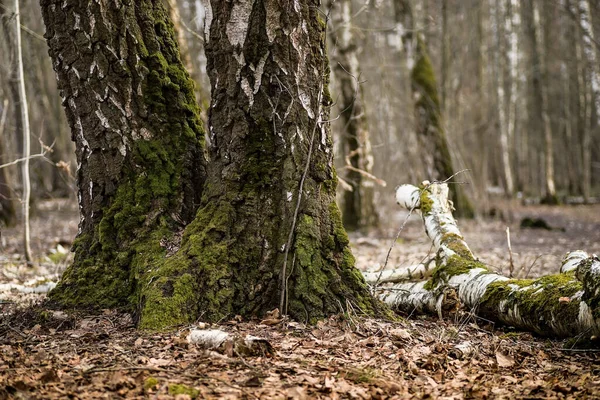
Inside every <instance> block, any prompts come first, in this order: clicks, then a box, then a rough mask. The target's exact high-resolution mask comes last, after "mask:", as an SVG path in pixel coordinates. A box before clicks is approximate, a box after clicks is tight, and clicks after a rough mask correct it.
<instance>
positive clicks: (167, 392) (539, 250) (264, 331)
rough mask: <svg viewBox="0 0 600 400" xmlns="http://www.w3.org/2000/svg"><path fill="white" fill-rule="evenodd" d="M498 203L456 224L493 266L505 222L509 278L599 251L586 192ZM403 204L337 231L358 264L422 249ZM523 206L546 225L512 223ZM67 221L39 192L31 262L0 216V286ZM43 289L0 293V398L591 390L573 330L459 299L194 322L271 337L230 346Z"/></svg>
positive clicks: (559, 393) (64, 235) (50, 249)
mask: <svg viewBox="0 0 600 400" xmlns="http://www.w3.org/2000/svg"><path fill="white" fill-rule="evenodd" d="M501 214H502V216H503V218H502V219H500V218H497V219H480V220H474V221H462V220H461V221H459V226H460V227H461V229H462V231H463V234H464V236H465V238H466V240H467V242H468V243H469V245H470V246H471V248H472V250H473V252H474V253H475V254H476V255H477V256H478V257H480V259H481V260H482V261H484V262H485V263H487V264H488V265H490V266H492V267H493V268H496V269H498V270H500V271H502V272H504V273H506V274H508V273H509V271H510V261H509V260H510V255H509V251H508V248H507V235H506V227H507V226H508V227H509V228H510V240H511V244H512V258H513V275H515V276H518V277H525V276H529V277H534V276H539V275H540V274H546V273H554V272H557V271H558V268H559V267H560V261H561V258H562V257H563V256H564V254H565V253H566V252H567V251H569V250H577V249H582V250H586V251H588V252H590V253H597V254H600V206H599V205H591V206H563V207H551V206H527V207H525V206H520V205H514V204H512V205H505V206H504V208H503V212H502V213H501ZM406 216H407V214H406V213H404V212H401V211H398V212H396V213H394V214H393V215H391V216H390V217H389V218H387V224H386V225H385V226H383V228H382V229H380V230H379V231H378V232H375V233H371V234H369V235H359V234H352V235H351V240H352V244H353V250H354V253H355V255H356V257H357V265H358V266H359V267H360V268H361V269H377V268H380V267H381V266H383V265H384V264H385V260H386V254H387V253H388V250H389V249H390V247H391V246H392V244H394V246H393V248H392V250H391V253H390V257H389V261H388V263H387V268H393V267H396V266H400V265H410V264H413V263H417V262H420V261H421V260H423V259H424V258H427V257H431V256H432V254H431V245H430V242H429V239H428V238H427V237H426V236H425V234H424V231H423V226H422V222H421V221H420V219H419V217H418V216H416V215H412V216H410V218H408V220H407V221H406V224H405V226H404V227H403V229H402V230H401V232H400V233H399V234H398V231H400V227H401V225H402V224H403V222H404V221H405V219H406ZM525 217H530V218H542V219H544V220H545V221H546V222H547V224H548V225H550V226H551V227H553V228H555V229H553V230H540V229H521V228H520V227H519V225H520V221H521V220H522V219H523V218H525ZM77 221H78V215H77V209H76V205H75V204H73V202H69V201H65V200H53V201H49V202H43V203H40V204H39V206H38V211H37V213H36V215H35V218H34V220H33V221H32V237H33V240H32V248H33V251H34V253H35V254H36V255H38V257H39V258H38V260H37V262H36V265H35V266H34V267H28V266H27V265H26V264H25V263H24V262H23V259H22V256H21V255H20V240H21V232H20V230H19V229H18V228H11V229H3V230H2V235H1V246H2V247H1V248H0V285H2V284H9V283H12V284H21V285H26V286H34V285H36V284H40V283H42V282H46V281H49V280H50V281H52V280H55V279H57V277H58V276H59V275H60V273H61V272H62V271H63V270H64V268H65V267H66V266H67V265H68V264H69V262H70V261H71V258H72V255H71V253H70V252H69V251H68V249H69V246H70V244H71V243H72V240H73V238H74V236H75V234H76V233H77ZM397 234H398V240H396V241H395V240H394V238H395V237H396V235H397ZM5 288H6V286H5ZM43 298H44V294H35V293H29V294H24V293H21V292H18V291H15V290H4V291H2V292H0V318H1V319H0V399H4V398H20V399H62V398H80V399H99V398H109V399H119V398H155V399H171V398H179V399H186V398H215V399H216V398H231V399H237V398H291V399H308V398H323V399H337V398H357V399H368V398H381V399H384V398H401V399H402V398H446V399H462V398H505V399H512V398H530V399H534V398H535V399H545V398H552V399H557V398H572V399H582V398H600V352H598V350H594V349H591V348H588V347H589V346H590V344H588V343H585V342H583V341H581V340H579V339H582V338H575V339H574V340H570V341H558V340H550V339H547V338H541V337H536V336H533V335H531V334H529V333H524V332H515V331H512V330H510V329H507V328H502V327H497V326H493V325H490V324H488V323H487V322H486V321H483V320H480V319H476V318H474V317H473V315H472V314H470V313H466V312H460V313H458V314H457V315H456V316H455V317H454V318H453V319H447V320H443V321H439V320H437V318H431V317H415V316H411V317H410V318H407V319H402V320H400V321H381V320H372V319H365V318H363V317H362V316H360V315H358V313H353V312H350V313H347V314H345V315H343V316H338V317H333V318H331V319H328V320H325V321H321V322H320V323H318V324H317V325H316V326H305V325H303V324H300V323H297V322H293V321H288V320H286V319H282V318H271V319H266V320H263V321H240V320H239V319H237V318H235V317H232V318H231V320H230V321H223V322H222V323H221V324H218V325H211V326H205V327H204V328H207V329H220V330H223V331H226V332H230V333H235V334H238V335H241V336H242V337H243V336H245V335H247V334H250V335H254V336H258V337H260V338H263V339H265V340H266V341H268V342H269V343H270V345H271V346H272V348H273V351H270V352H268V353H264V354H255V355H244V356H242V355H240V354H238V353H236V352H234V353H231V352H227V351H221V350H219V349H213V350H207V349H204V348H202V347H200V346H197V345H195V344H191V343H189V342H188V340H186V335H187V333H188V331H189V328H191V327H179V329H174V330H170V331H166V332H160V333H150V332H143V331H138V330H136V329H135V327H134V326H133V325H132V322H131V318H130V317H129V316H128V315H125V314H120V313H118V312H117V311H114V310H105V311H104V313H103V314H101V315H85V314H81V313H68V314H67V313H64V312H57V311H52V310H46V309H44V308H43V306H40V302H41V301H42V300H43ZM595 343H596V345H597V342H595Z"/></svg>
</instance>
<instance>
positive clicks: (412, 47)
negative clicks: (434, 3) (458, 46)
mask: <svg viewBox="0 0 600 400" xmlns="http://www.w3.org/2000/svg"><path fill="white" fill-rule="evenodd" d="M394 16H395V22H396V29H397V30H398V34H399V35H400V36H401V41H402V46H403V50H404V57H405V60H406V64H407V68H408V70H409V71H410V80H411V96H412V99H413V101H414V113H415V130H416V133H417V138H418V140H419V145H420V149H421V157H422V159H423V163H424V165H425V170H426V173H427V174H428V178H429V179H435V180H444V179H447V178H450V177H451V176H452V175H454V174H455V173H456V172H457V171H455V170H454V166H453V163H452V156H451V154H450V149H449V147H448V140H447V137H446V131H445V129H444V124H443V120H442V110H441V107H440V99H439V95H438V87H437V82H436V79H435V73H434V70H433V66H432V64H431V59H430V57H429V51H428V49H427V44H426V43H425V41H424V39H423V38H422V37H421V35H420V34H419V32H418V30H416V29H415V23H414V16H413V12H412V8H411V3H410V1H409V0H394ZM452 200H453V201H454V205H455V207H456V210H457V213H458V214H459V215H461V216H464V217H467V218H469V217H473V216H474V209H473V205H472V204H471V202H470V200H469V199H468V197H467V196H466V194H465V193H464V190H463V189H462V188H461V187H460V186H459V185H456V186H455V187H454V188H453V196H452Z"/></svg>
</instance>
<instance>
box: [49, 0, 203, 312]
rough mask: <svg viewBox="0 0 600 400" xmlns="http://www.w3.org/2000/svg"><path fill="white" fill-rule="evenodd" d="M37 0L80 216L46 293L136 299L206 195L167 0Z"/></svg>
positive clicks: (111, 302)
mask: <svg viewBox="0 0 600 400" xmlns="http://www.w3.org/2000/svg"><path fill="white" fill-rule="evenodd" d="M41 6H42V13H43V17H44V22H45V25H46V34H45V37H46V39H47V42H48V47H49V53H50V57H51V58H52V61H53V67H54V70H55V71H56V75H57V78H58V88H59V90H60V93H61V96H62V98H63V106H64V108H65V111H66V115H67V120H68V122H69V126H70V128H71V132H72V136H73V139H74V141H75V144H76V153H77V163H78V169H77V181H78V198H79V208H80V215H81V219H80V223H79V233H78V235H77V238H76V240H75V243H74V245H73V250H74V252H75V261H74V263H73V264H72V265H71V266H70V267H69V268H68V269H67V270H66V271H65V273H64V274H63V276H62V279H61V281H60V283H59V284H58V286H57V287H56V289H54V290H53V291H52V292H51V293H50V299H51V300H52V301H54V302H56V303H58V304H60V305H62V306H64V307H90V308H112V307H128V308H130V309H132V308H134V307H137V305H138V304H141V303H143V302H144V300H143V299H142V298H143V296H145V293H142V290H141V289H140V287H141V286H140V284H141V283H142V282H144V283H145V284H147V283H148V282H147V281H145V280H144V278H145V277H146V276H147V274H148V272H149V271H152V270H153V269H154V268H157V265H159V263H160V262H161V261H163V260H164V258H165V253H166V252H167V251H173V249H174V248H175V247H177V246H178V243H179V240H180V236H181V230H182V229H183V227H184V226H185V225H186V224H187V223H189V222H190V221H191V220H192V219H193V218H194V215H195V213H196V210H197V208H198V205H199V203H200V197H201V194H202V183H203V181H204V179H205V165H206V162H205V160H204V157H203V141H204V132H203V130H202V125H201V121H200V118H199V110H198V107H197V105H196V101H195V98H194V92H193V83H192V81H191V80H190V78H189V76H188V75H187V73H186V72H185V69H184V67H183V64H182V62H181V59H180V57H179V49H178V47H177V42H176V39H175V34H174V32H173V25H172V24H171V23H170V21H169V19H168V14H167V12H166V10H165V8H164V6H163V4H162V2H160V1H156V2H154V1H149V0H144V1H139V2H136V3H135V4H133V3H131V4H122V5H121V4H117V3H104V2H94V1H75V0H67V1H58V0H42V1H41ZM167 249H169V250H167ZM177 275H180V277H181V279H177ZM183 275H184V270H183V268H179V269H178V268H175V267H173V268H172V270H171V278H170V279H165V280H164V281H163V282H162V284H163V285H164V287H165V288H167V287H170V288H171V289H165V291H166V292H169V290H170V291H171V293H176V292H177V291H178V287H179V286H178V285H181V281H182V280H184V279H186V278H185V277H183ZM188 278H189V276H188ZM169 285H170V286H169ZM146 287H147V286H146ZM146 287H144V288H146ZM180 306H181V308H182V312H185V311H186V305H185V304H180ZM169 318H170V316H168V315H165V321H167V322H168V321H169Z"/></svg>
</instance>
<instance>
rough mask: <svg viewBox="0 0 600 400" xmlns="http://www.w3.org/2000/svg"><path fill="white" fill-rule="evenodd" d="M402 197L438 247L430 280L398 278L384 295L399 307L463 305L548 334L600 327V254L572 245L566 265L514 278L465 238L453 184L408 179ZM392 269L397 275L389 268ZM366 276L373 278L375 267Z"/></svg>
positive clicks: (434, 309)
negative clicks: (480, 258)
mask: <svg viewBox="0 0 600 400" xmlns="http://www.w3.org/2000/svg"><path fill="white" fill-rule="evenodd" d="M396 200H397V202H398V203H399V204H400V205H401V206H403V207H405V208H408V209H413V208H414V209H418V210H420V212H421V215H422V217H423V222H424V224H425V231H426V233H427V235H428V236H429V238H430V239H431V240H432V242H433V245H434V247H435V250H436V267H435V268H434V269H433V271H432V274H431V278H429V279H428V280H426V281H418V282H407V283H398V284H395V285H393V286H392V287H389V288H386V289H384V290H383V292H382V293H381V295H380V298H381V299H382V300H383V301H385V302H386V303H387V304H388V305H390V306H391V307H392V308H394V309H396V310H400V311H403V312H406V313H413V312H414V311H421V312H433V313H436V312H437V313H438V314H439V315H440V317H441V316H442V314H443V313H445V312H452V311H456V310H457V309H458V307H459V306H464V307H465V308H466V309H467V310H469V311H471V312H473V313H475V314H476V315H479V316H481V317H483V318H486V319H488V320H490V321H494V322H499V323H502V324H506V325H509V326H513V327H516V328H519V329H525V330H530V331H533V332H536V333H538V334H541V335H546V336H559V337H567V336H575V335H579V334H582V335H589V336H592V335H598V334H600V259H598V257H597V256H595V255H592V256H590V255H588V254H587V253H585V252H583V251H574V252H571V253H568V254H567V255H566V257H565V258H564V260H563V263H562V266H561V273H560V274H556V275H548V276H544V277H541V278H539V279H509V278H507V277H505V276H503V275H501V274H498V273H496V272H494V271H492V270H490V269H489V268H488V267H487V266H486V265H484V264H483V263H482V262H480V261H478V260H477V259H476V258H475V256H474V255H473V253H472V252H471V250H470V249H469V246H468V245H467V243H466V242H465V240H464V238H463V236H462V234H461V232H460V230H459V229H458V226H457V224H456V221H455V220H454V217H453V216H452V212H451V210H452V208H451V207H452V206H451V204H450V203H449V202H448V186H447V184H444V183H443V184H438V183H433V184H430V183H429V182H424V183H423V185H422V186H421V187H419V188H418V187H415V186H412V185H402V186H400V187H399V188H398V190H397V192H396ZM386 275H390V276H391V275H394V273H393V272H387V273H386ZM365 278H366V279H367V281H371V282H373V279H372V277H371V276H370V275H369V274H365Z"/></svg>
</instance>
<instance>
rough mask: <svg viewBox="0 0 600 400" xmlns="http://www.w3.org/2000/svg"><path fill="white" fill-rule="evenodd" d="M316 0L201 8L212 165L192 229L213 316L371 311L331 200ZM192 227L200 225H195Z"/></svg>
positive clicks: (193, 252) (303, 316)
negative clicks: (277, 309) (278, 310)
mask: <svg viewBox="0 0 600 400" xmlns="http://www.w3.org/2000/svg"><path fill="white" fill-rule="evenodd" d="M320 5H321V3H320V1H310V0H303V1H298V2H295V3H293V4H292V3H289V4H287V3H286V4H282V3H281V2H277V1H273V0H255V1H240V2H234V3H229V2H223V1H218V0H213V1H211V2H210V3H209V4H207V18H206V22H205V29H206V44H205V46H206V47H205V48H206V54H207V59H208V68H207V71H208V74H209V77H210V80H211V88H212V91H211V92H212V103H211V108H210V113H209V126H210V129H211V130H210V135H211V140H210V143H211V148H210V154H211V164H210V167H209V175H208V181H207V185H206V189H205V195H206V201H205V202H204V204H205V205H204V207H203V208H202V209H201V210H200V212H199V214H198V218H197V219H196V221H195V222H197V221H198V220H200V221H204V222H203V223H202V224H200V225H198V226H190V228H189V229H188V233H189V238H190V240H189V242H188V246H189V251H188V254H189V255H190V256H192V260H195V262H197V263H198V264H199V275H200V276H201V279H200V282H206V283H205V284H204V285H203V286H202V287H201V290H202V291H204V292H205V293H207V294H205V295H204V296H202V297H203V299H202V303H201V304H202V307H201V309H204V310H206V312H207V316H209V317H210V319H219V318H221V317H223V316H224V315H228V314H232V313H237V314H241V315H256V314H262V313H264V312H266V311H268V310H271V309H273V308H275V307H277V306H279V307H281V311H282V312H283V313H284V314H289V315H291V316H292V317H294V318H297V319H300V320H308V321H315V320H316V319H318V318H322V317H324V316H326V315H329V314H332V313H337V312H340V311H342V310H345V309H347V307H348V304H351V307H354V308H357V309H361V310H363V311H364V312H367V313H373V312H374V311H376V310H378V309H380V305H379V303H378V302H377V301H376V300H374V299H373V298H372V296H370V294H369V293H368V291H367V288H366V285H365V283H364V281H363V280H362V277H361V276H360V273H358V271H357V270H356V269H355V268H354V258H353V257H352V254H351V252H350V247H349V243H348V238H347V236H346V233H345V231H344V228H343V226H342V221H341V216H340V212H339V210H338V208H337V205H336V203H335V188H336V183H337V178H336V175H335V171H334V168H333V151H332V141H331V136H330V131H329V125H328V123H327V122H326V121H328V119H329V108H330V107H331V98H330V96H329V91H328V83H329V82H328V77H329V67H328V60H327V56H326V51H325V38H326V37H325V35H326V32H325V29H326V21H325V20H324V19H323V17H324V14H323V13H322V12H321V11H320V10H319V6H320ZM193 225H195V223H194V224H193Z"/></svg>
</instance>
